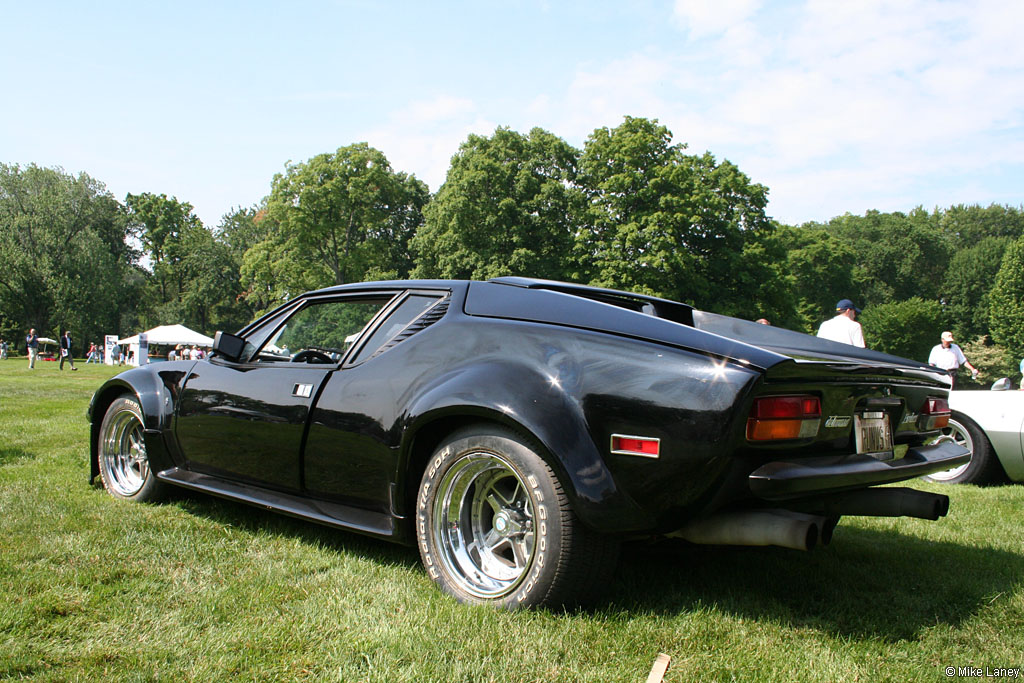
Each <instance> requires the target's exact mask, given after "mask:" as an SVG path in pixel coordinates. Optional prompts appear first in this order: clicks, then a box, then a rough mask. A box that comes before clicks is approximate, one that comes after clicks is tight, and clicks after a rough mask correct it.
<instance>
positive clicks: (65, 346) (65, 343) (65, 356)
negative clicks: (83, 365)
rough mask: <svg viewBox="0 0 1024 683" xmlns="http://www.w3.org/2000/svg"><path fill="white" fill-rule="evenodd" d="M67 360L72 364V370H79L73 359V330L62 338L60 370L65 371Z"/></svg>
mask: <svg viewBox="0 0 1024 683" xmlns="http://www.w3.org/2000/svg"><path fill="white" fill-rule="evenodd" d="M65 360H67V361H68V362H69V363H71V369H72V370H77V369H78V368H76V367H75V359H74V358H72V357H71V330H67V331H66V332H64V336H63V337H61V338H60V368H59V369H60V370H63V369H64V361H65Z"/></svg>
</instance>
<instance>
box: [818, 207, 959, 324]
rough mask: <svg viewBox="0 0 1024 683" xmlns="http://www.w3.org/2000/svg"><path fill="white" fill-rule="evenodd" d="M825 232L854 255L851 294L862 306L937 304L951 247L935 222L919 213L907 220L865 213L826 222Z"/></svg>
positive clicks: (900, 215)
mask: <svg viewBox="0 0 1024 683" xmlns="http://www.w3.org/2000/svg"><path fill="white" fill-rule="evenodd" d="M826 228H827V230H828V231H829V232H831V233H832V234H833V235H835V236H836V237H837V238H838V239H840V240H842V241H843V242H845V243H847V244H849V245H850V246H851V247H852V248H853V251H854V254H855V260H854V268H853V279H854V286H855V287H856V290H857V291H855V292H852V293H850V294H849V295H848V296H849V298H851V299H854V300H855V301H857V302H858V303H860V302H861V301H863V304H864V305H865V306H872V305H878V304H882V303H888V302H892V301H905V300H907V299H910V298H912V297H915V296H916V297H920V298H922V299H934V300H938V298H939V291H940V289H941V287H942V282H943V279H944V278H945V273H946V266H947V264H948V262H949V258H950V255H951V254H952V250H953V245H952V244H951V242H950V240H949V239H948V236H947V235H946V234H945V233H944V232H943V230H942V229H941V228H940V226H939V221H938V217H937V216H935V215H933V214H929V213H928V212H927V211H925V210H924V209H921V208H917V209H915V210H913V211H911V212H910V213H909V214H903V213H901V212H895V213H880V212H878V211H868V212H867V213H866V214H865V215H864V216H854V215H851V214H846V215H845V216H839V217H837V218H834V219H832V220H831V221H829V222H828V224H827V226H826Z"/></svg>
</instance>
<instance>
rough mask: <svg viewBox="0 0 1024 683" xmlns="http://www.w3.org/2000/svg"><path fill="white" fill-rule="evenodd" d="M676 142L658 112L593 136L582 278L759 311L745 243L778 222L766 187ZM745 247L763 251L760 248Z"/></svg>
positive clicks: (584, 185)
mask: <svg viewBox="0 0 1024 683" xmlns="http://www.w3.org/2000/svg"><path fill="white" fill-rule="evenodd" d="M671 142H672V134H671V132H670V131H669V130H668V129H667V128H666V127H664V126H661V125H659V124H658V122H657V121H654V120H649V119H642V118H633V117H628V116H627V117H626V119H625V121H624V122H623V123H622V124H621V125H620V126H618V127H617V128H614V129H608V128H600V129H598V130H595V131H594V133H593V134H592V135H591V136H590V137H589V138H588V139H587V142H586V144H585V146H584V150H583V154H582V155H581V157H580V164H579V174H578V176H577V179H578V184H579V186H580V188H581V191H582V195H583V200H584V201H583V202H582V204H581V205H580V208H579V214H578V219H577V224H578V231H577V240H576V249H575V261H576V267H577V277H578V278H579V279H582V280H585V281H587V282H590V283H591V284H595V285H602V286H612V287H620V288H624V289H632V290H636V291H641V292H646V293H651V294H658V295H661V296H666V297H669V298H675V299H680V300H683V301H691V302H693V303H695V304H696V305H698V306H701V307H705V308H710V309H712V310H716V311H718V312H722V313H728V314H733V315H746V316H754V315H759V314H760V311H761V307H760V306H759V304H758V302H757V301H752V300H751V293H750V292H744V291H742V289H741V283H742V280H743V274H744V273H745V272H747V270H748V269H749V268H750V267H751V266H752V265H754V264H752V262H751V261H750V260H748V259H747V258H745V257H744V250H745V249H747V248H748V245H749V244H750V243H751V242H753V243H756V242H757V241H758V240H759V239H760V238H761V237H762V236H763V235H764V234H767V233H770V232H771V230H772V226H771V224H770V222H769V220H768V218H767V217H766V216H765V213H764V210H765V205H766V204H767V189H766V188H765V187H764V186H762V185H757V184H754V183H751V182H750V179H749V178H748V177H747V176H746V175H744V174H743V173H741V172H740V171H739V169H738V168H737V167H736V166H735V165H733V164H731V163H730V162H728V161H723V162H721V163H718V162H716V161H715V158H714V157H713V156H712V155H711V154H703V155H700V156H691V155H687V154H685V153H684V150H685V149H686V146H685V145H683V144H679V145H673V144H671ZM746 254H747V257H756V256H757V252H756V250H753V251H751V250H750V249H747V252H746ZM760 265H763V264H760ZM762 274H764V275H769V274H770V273H767V272H764V271H762ZM763 284H765V285H766V286H765V288H766V289H770V288H771V284H770V283H763Z"/></svg>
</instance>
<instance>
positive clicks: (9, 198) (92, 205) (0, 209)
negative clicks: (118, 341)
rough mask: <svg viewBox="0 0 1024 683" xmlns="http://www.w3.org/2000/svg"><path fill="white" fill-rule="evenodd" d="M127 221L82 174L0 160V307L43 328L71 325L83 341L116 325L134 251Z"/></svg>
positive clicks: (127, 301)
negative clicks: (6, 163) (0, 162)
mask: <svg viewBox="0 0 1024 683" xmlns="http://www.w3.org/2000/svg"><path fill="white" fill-rule="evenodd" d="M127 226H128V224H127V221H126V220H125V215H124V212H123V211H122V208H121V206H120V204H119V203H118V202H117V200H116V199H114V197H113V196H112V195H111V194H110V193H109V192H107V190H106V188H105V187H104V186H103V184H102V183H100V182H98V181H96V180H94V179H93V178H90V177H89V176H88V175H86V174H85V173H81V174H79V175H77V176H72V175H70V174H68V173H65V172H64V171H63V170H62V169H59V168H54V169H50V168H41V167H39V166H36V165H34V164H33V165H29V166H27V167H24V168H22V167H20V166H18V165H5V164H0V314H2V316H3V317H4V318H5V319H7V320H8V321H10V322H9V323H8V324H9V325H17V326H19V327H21V328H23V329H27V328H29V327H35V328H36V329H37V330H38V331H39V332H40V333H41V334H46V335H50V336H53V335H58V334H60V333H61V332H63V331H64V330H71V331H72V336H73V337H74V338H76V339H77V340H78V341H79V342H81V343H88V341H89V340H95V339H98V338H99V337H100V335H102V334H103V333H116V332H118V328H119V323H120V320H121V317H122V315H123V314H124V313H125V310H126V308H128V307H130V306H131V305H132V298H131V297H130V296H129V293H128V291H127V289H126V286H125V283H126V281H127V279H128V278H129V276H130V274H131V272H132V269H133V265H134V262H135V259H136V257H137V256H138V255H137V254H136V253H135V252H133V250H132V249H131V248H130V247H129V246H128V244H127V241H126V236H127V234H128V227H127ZM16 339H17V338H16Z"/></svg>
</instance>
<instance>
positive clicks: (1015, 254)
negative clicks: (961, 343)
mask: <svg viewBox="0 0 1024 683" xmlns="http://www.w3.org/2000/svg"><path fill="white" fill-rule="evenodd" d="M989 301H990V303H989V321H990V322H989V324H990V326H991V328H992V338H993V339H995V341H996V343H997V344H998V345H1000V346H1003V347H1006V349H1008V350H1009V351H1010V353H1011V354H1013V356H1014V357H1015V358H1021V357H1024V237H1022V238H1020V239H1018V240H1016V241H1015V242H1014V243H1013V244H1011V245H1010V246H1009V247H1007V248H1006V253H1005V254H1004V255H1003V263H1002V266H1000V268H999V273H998V274H997V275H996V282H995V285H994V286H993V287H992V292H991V293H990V295H989Z"/></svg>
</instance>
